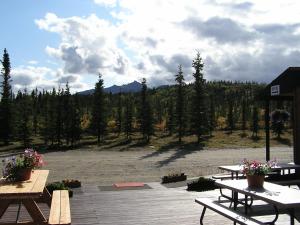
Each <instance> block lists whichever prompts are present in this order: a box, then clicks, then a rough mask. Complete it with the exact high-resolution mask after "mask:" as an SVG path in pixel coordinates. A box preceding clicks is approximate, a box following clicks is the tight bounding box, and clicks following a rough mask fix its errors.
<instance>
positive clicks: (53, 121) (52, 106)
mask: <svg viewBox="0 0 300 225" xmlns="http://www.w3.org/2000/svg"><path fill="white" fill-rule="evenodd" d="M56 99H57V95H56V90H55V88H53V90H52V93H51V95H50V96H49V103H48V104H49V105H48V107H47V110H48V123H47V126H48V127H47V136H49V140H50V141H51V145H53V144H54V143H55V141H56V131H57V129H56V128H57V111H58V110H57V100H56Z"/></svg>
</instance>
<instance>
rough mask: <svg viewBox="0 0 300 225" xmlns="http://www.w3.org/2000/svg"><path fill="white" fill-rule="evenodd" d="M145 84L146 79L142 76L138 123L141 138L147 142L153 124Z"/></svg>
mask: <svg viewBox="0 0 300 225" xmlns="http://www.w3.org/2000/svg"><path fill="white" fill-rule="evenodd" d="M147 95H148V93H147V84H146V79H145V78H143V81H142V90H141V102H140V104H141V105H140V123H141V132H142V134H143V139H144V140H145V141H147V142H149V141H150V136H151V135H152V134H153V124H152V120H153V118H152V110H151V107H150V103H149V100H148V96H147Z"/></svg>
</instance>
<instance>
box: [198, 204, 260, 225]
mask: <svg viewBox="0 0 300 225" xmlns="http://www.w3.org/2000/svg"><path fill="white" fill-rule="evenodd" d="M195 202H196V203H199V204H200V205H202V206H203V207H204V208H203V210H202V213H201V217H200V224H201V225H203V218H204V214H205V211H206V208H209V209H211V210H213V211H215V212H217V213H219V214H220V215H222V216H225V217H226V218H228V219H230V220H232V221H233V222H235V223H238V224H242V225H261V224H264V223H262V222H259V221H257V220H254V219H252V218H249V217H246V216H245V215H242V214H239V213H237V212H235V211H233V210H230V209H228V208H225V207H222V206H221V205H219V204H216V203H214V201H213V200H211V199H209V198H196V199H195Z"/></svg>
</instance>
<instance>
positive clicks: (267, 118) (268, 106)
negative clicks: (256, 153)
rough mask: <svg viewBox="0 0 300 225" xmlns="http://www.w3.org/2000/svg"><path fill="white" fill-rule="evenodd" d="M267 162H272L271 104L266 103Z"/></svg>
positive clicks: (267, 101)
mask: <svg viewBox="0 0 300 225" xmlns="http://www.w3.org/2000/svg"><path fill="white" fill-rule="evenodd" d="M265 131H266V161H269V160H270V102H269V100H266V102H265Z"/></svg>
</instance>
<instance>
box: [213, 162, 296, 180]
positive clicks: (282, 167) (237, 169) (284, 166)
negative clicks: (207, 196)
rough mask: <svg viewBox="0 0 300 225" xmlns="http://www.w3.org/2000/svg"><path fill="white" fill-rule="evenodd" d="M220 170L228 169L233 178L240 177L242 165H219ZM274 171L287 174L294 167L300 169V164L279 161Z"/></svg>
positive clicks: (273, 168)
mask: <svg viewBox="0 0 300 225" xmlns="http://www.w3.org/2000/svg"><path fill="white" fill-rule="evenodd" d="M218 168H219V169H220V170H224V171H228V172H230V173H231V179H234V178H236V179H238V177H239V174H241V173H242V169H243V166H242V165H228V166H218ZM271 169H272V171H273V172H280V173H281V172H282V174H283V175H284V174H285V171H286V170H287V171H288V174H289V173H290V172H291V170H292V169H300V165H298V164H294V163H278V164H277V165H276V166H274V167H272V168H271Z"/></svg>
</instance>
